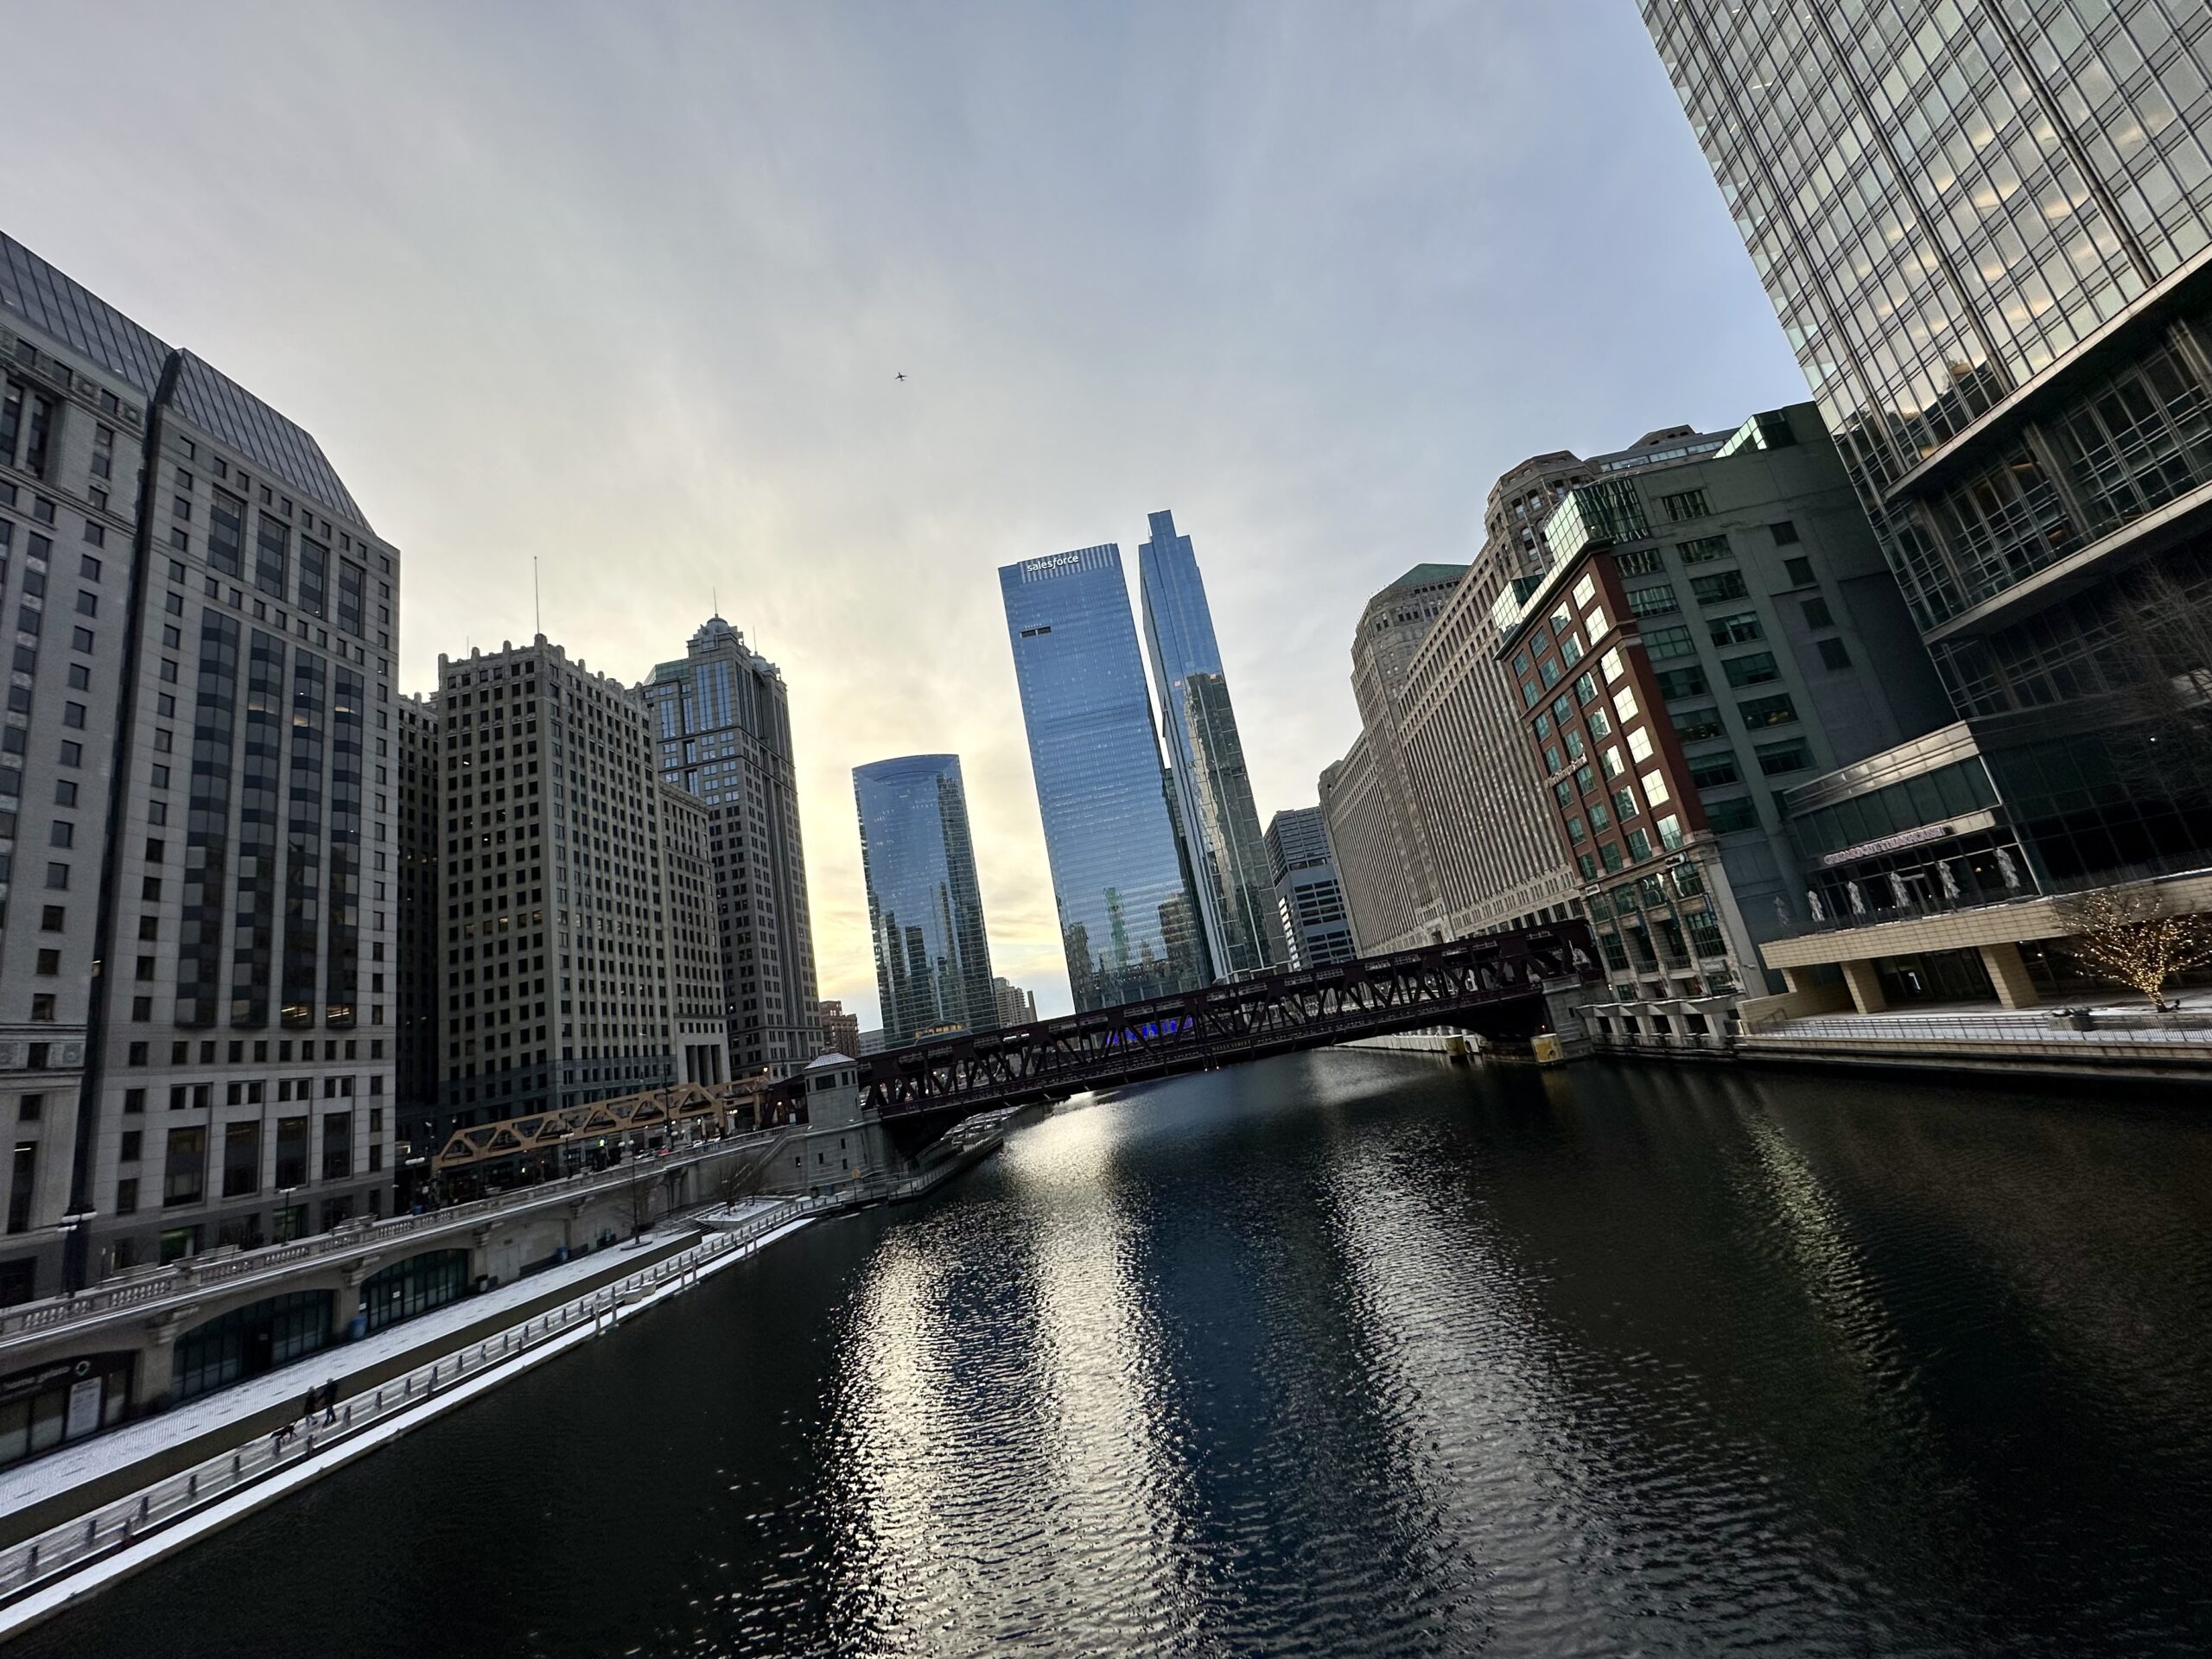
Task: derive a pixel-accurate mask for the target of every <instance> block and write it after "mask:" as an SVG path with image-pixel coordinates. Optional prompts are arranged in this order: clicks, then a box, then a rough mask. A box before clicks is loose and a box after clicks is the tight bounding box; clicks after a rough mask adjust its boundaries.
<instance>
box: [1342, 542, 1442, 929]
mask: <svg viewBox="0 0 2212 1659" xmlns="http://www.w3.org/2000/svg"><path fill="white" fill-rule="evenodd" d="M1466 573H1467V567H1466V566H1465V565H1464V564H1418V565H1415V566H1414V568H1413V569H1410V570H1408V571H1407V572H1406V573H1405V575H1402V576H1400V577H1399V578H1398V579H1397V580H1396V581H1395V582H1392V583H1391V584H1390V585H1389V587H1387V588H1383V591H1382V592H1380V593H1378V594H1376V595H1375V596H1374V597H1373V598H1372V599H1370V600H1369V601H1367V607H1366V608H1365V609H1364V610H1363V611H1362V612H1361V613H1360V617H1359V626H1358V627H1357V629H1356V630H1355V631H1354V632H1353V634H1352V644H1351V686H1352V699H1353V701H1354V702H1356V703H1357V704H1358V707H1359V726H1360V734H1359V737H1358V739H1357V741H1355V742H1354V743H1353V744H1352V747H1351V748H1350V749H1348V750H1346V751H1345V753H1344V759H1343V760H1339V761H1338V762H1337V763H1336V764H1335V765H1334V766H1330V767H1329V768H1328V769H1327V770H1326V771H1325V772H1322V774H1321V779H1320V796H1321V816H1322V818H1323V820H1324V822H1325V824H1326V825H1327V828H1328V833H1329V844H1330V847H1331V849H1332V851H1333V852H1334V854H1335V855H1336V861H1337V875H1338V880H1339V881H1340V882H1341V883H1342V884H1343V887H1344V901H1345V903H1346V905H1347V906H1349V907H1350V908H1351V922H1352V931H1353V933H1354V935H1355V936H1356V937H1357V939H1358V941H1359V948H1360V950H1361V952H1362V954H1363V955H1368V956H1372V955H1375V954H1376V953H1378V952H1380V951H1384V950H1406V949H1408V948H1411V947H1413V946H1417V945H1423V944H1431V943H1433V942H1434V941H1436V940H1439V939H1441V938H1443V937H1444V918H1443V900H1442V897H1441V895H1440V891H1439V888H1438V884H1437V874H1436V857H1435V854H1434V852H1433V849H1431V847H1430V846H1429V844H1428V839H1427V825H1426V824H1425V823H1424V822H1423V820H1422V818H1421V814H1420V812H1419V810H1417V807H1416V803H1415V799H1414V790H1413V785H1412V782H1411V779H1410V778H1409V776H1408V767H1407V759H1406V747H1405V741H1404V736H1403V734H1402V731H1401V729H1400V724H1399V716H1398V709H1397V701H1396V700H1397V697H1398V696H1399V691H1400V688H1401V685H1402V683H1403V681H1404V678H1405V676H1406V674H1407V672H1408V669H1409V668H1410V666H1411V664H1412V663H1413V661H1414V657H1415V655H1416V653H1417V652H1419V650H1420V648H1421V642H1422V641H1423V640H1424V639H1427V637H1428V634H1429V631H1430V630H1431V629H1432V628H1433V627H1434V626H1435V625H1436V619H1437V615H1438V613H1440V612H1441V611H1442V610H1443V608H1444V607H1445V606H1446V604H1447V603H1449V602H1450V600H1451V597H1452V592H1453V590H1454V589H1456V588H1458V587H1459V579H1460V578H1461V577H1462V576H1464V575H1466Z"/></svg>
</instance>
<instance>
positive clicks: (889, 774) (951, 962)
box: [853, 754, 999, 1048]
mask: <svg viewBox="0 0 2212 1659" xmlns="http://www.w3.org/2000/svg"><path fill="white" fill-rule="evenodd" d="M853 804H854V806H855V808H856V809H857V810H858V811H859V813H860V821H861V872H862V874H864V875H865V877H866V878H867V881H868V931H869V932H870V934H871V935H873V936H874V940H875V988H876V994H877V995H879V996H880V998H881V999H882V1004H883V1040H884V1043H885V1045H886V1046H889V1047H893V1048H895V1047H897V1046H899V1045H900V1044H902V1043H911V1042H914V1041H917V1040H918V1039H921V1038H923V1037H925V1036H926V1035H928V1034H929V1033H932V1032H936V1031H944V1030H948V1029H964V1030H968V1031H988V1030H991V1029H993V1028H995V1027H996V1026H997V1025H998V1022H999V1020H998V1005H997V1003H996V1001H995V999H994V998H993V996H992V995H991V947H990V943H989V941H988V939H987V938H985V936H984V931H983V898H982V893H981V892H979V891H978V889H977V887H976V848H975V842H973V841H972V840H971V839H970V837H969V833H968V792H967V790H966V789H965V787H964V786H963V785H962V783H961V779H960V757H959V756H958V755H957V754H910V755H906V756H902V757H901V758H900V759H899V760H877V761H874V762H873V763H872V764H870V765H868V766H855V767H854V768H853Z"/></svg>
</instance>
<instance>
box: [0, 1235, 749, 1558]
mask: <svg viewBox="0 0 2212 1659" xmlns="http://www.w3.org/2000/svg"><path fill="white" fill-rule="evenodd" d="M772 1207H773V1206H772V1205H765V1204H764V1205H757V1206H752V1208H753V1212H754V1217H758V1216H759V1215H760V1214H764V1213H765V1212H766V1211H767V1210H768V1209H771V1208H772ZM748 1218H753V1217H748ZM696 1231H697V1229H696V1225H694V1224H691V1223H690V1222H689V1221H684V1222H680V1223H678V1224H676V1225H674V1226H669V1225H665V1224H664V1225H663V1226H662V1227H660V1228H659V1229H658V1230H655V1231H653V1232H651V1233H647V1234H645V1236H643V1237H642V1238H640V1239H639V1241H638V1243H635V1244H625V1245H622V1246H620V1247H619V1248H610V1249H599V1250H593V1251H590V1252H588V1254H586V1255H579V1256H576V1257H574V1258H573V1259H571V1260H569V1261H568V1262H563V1263H561V1264H560V1265H558V1266H556V1267H550V1268H544V1269H543V1271H541V1272H537V1273H533V1274H530V1275H529V1276H528V1277H527V1278H523V1279H518V1280H516V1281H514V1282H513V1283H512V1284H505V1285H501V1286H499V1287H498V1288H497V1289H495V1290H489V1291H486V1292H485V1293H483V1294H481V1295H477V1296H464V1297H462V1298H461V1300H459V1301H456V1302H448V1304H447V1305H446V1306H443V1307H441V1308H435V1309H433V1310H431V1311H430V1312H429V1313H423V1314H418V1315H417V1316H416V1317H415V1318H414V1319H405V1320H402V1321H401V1322H400V1323H399V1324H397V1325H387V1326H385V1329H383V1330H381V1331H378V1332H375V1333H374V1334H372V1335H370V1336H366V1337H364V1338H361V1339H360V1340H359V1341H358V1342H340V1343H337V1344H334V1345H332V1346H330V1347H327V1348H324V1349H321V1350H320V1351H317V1352H315V1353H312V1354H309V1355H308V1356H306V1357H304V1358H301V1359H296V1360H294V1361H293V1362H292V1363H289V1364H288V1365H283V1366H280V1367H278V1368H277V1370H273V1371H268V1372H264V1374H263V1375H261V1376H257V1377H253V1378H251V1379H249V1380H247V1381H245V1382H243V1383H234V1384H232V1386H231V1387H229V1388H226V1389H217V1390H216V1391H215V1392H214V1393H213V1394H207V1395H201V1396H200V1398H199V1399H197V1400H192V1401H188V1402H185V1403H184V1404H182V1405H181V1406H177V1407H175V1408H172V1409H170V1410H168V1411H164V1412H159V1413H156V1414H154V1415H152V1416H149V1417H142V1418H140V1419H138V1420H137V1421H136V1422H131V1423H126V1424H125V1425H124V1426H123V1427H120V1428H118V1429H115V1430H113V1431H112V1432H111V1433H105V1434H99V1435H95V1436H94V1437H92V1439H90V1440H81V1441H79V1442H76V1443H75V1444H73V1445H70V1446H63V1447H61V1448H60V1449H59V1450H57V1451H55V1452H53V1453H52V1454H50V1455H48V1456H46V1457H42V1458H36V1459H32V1460H31V1461H29V1462H28V1463H22V1464H18V1465H16V1466H15V1467H14V1468H12V1469H10V1470H7V1471H5V1472H4V1473H0V1516H9V1515H13V1514H15V1513H16V1512H17V1511H18V1510H23V1509H26V1508H28V1507H29V1506H30V1505H32V1504H35V1503H44V1502H46V1501H47V1500H48V1498H51V1497H57V1496H59V1495H60V1494H61V1493H64V1492H67V1491H70V1490H71V1489H73V1488H74V1487H77V1486H79V1485H82V1484H85V1483H86V1482H88V1481H92V1480H97V1479H100V1478H104V1477H105V1476H108V1475H111V1474H113V1473H115V1472H116V1471H118V1470H120V1469H124V1468H128V1467H129V1466H130V1465H132V1464H135V1463H138V1462H141V1461H143V1460H144V1459H149V1458H152V1457H156V1456H157V1455H158V1454H160V1453H161V1452H164V1451H168V1450H169V1449H171V1448H173V1447H176V1446H186V1445H189V1444H190V1443H191V1442H193V1441H194V1440H199V1439H200V1438H201V1437H202V1436H205V1435H209V1434H213V1433H218V1432H219V1431H220V1430H222V1429H224V1428H226V1427H232V1426H233V1425H237V1424H240V1423H244V1422H246V1421H251V1420H252V1419H254V1418H257V1417H263V1416H265V1414H267V1413H268V1412H270V1410H272V1409H274V1408H277V1407H279V1406H282V1405H284V1404H286V1403H287V1402H289V1403H290V1404H292V1405H294V1406H297V1405H298V1404H299V1402H301V1401H302V1399H303V1398H304V1397H305V1395H306V1394H307V1391H308V1389H311V1388H318V1387H320V1386H321V1385H322V1384H323V1383H327V1382H330V1381H333V1380H335V1381H336V1383H338V1385H339V1393H340V1395H341V1396H342V1395H347V1394H350V1393H352V1392H353V1390H352V1389H349V1388H348V1387H347V1386H346V1383H347V1380H348V1379H349V1378H351V1377H353V1376H359V1375H360V1374H361V1373H363V1372H365V1371H369V1370H375V1369H376V1368H377V1367H378V1366H380V1365H384V1364H385V1363H389V1362H391V1361H395V1360H397V1359H398V1358H399V1357H402V1356H403V1355H406V1354H410V1353H414V1352H416V1351H424V1358H425V1359H426V1360H427V1358H428V1357H429V1351H432V1350H435V1351H439V1352H442V1351H443V1349H442V1348H438V1347H437V1344H438V1340H439V1338H442V1337H451V1336H453V1335H454V1333H455V1332H461V1331H468V1330H474V1329H475V1328H476V1327H478V1326H480V1325H483V1324H484V1323H485V1322H486V1320H491V1319H498V1317H499V1314H500V1313H504V1312H507V1311H509V1310H515V1309H520V1308H523V1307H526V1306H538V1305H540V1304H542V1303H543V1302H544V1301H545V1300H546V1299H547V1298H548V1297H549V1296H557V1295H558V1294H560V1293H561V1292H562V1291H563V1290H564V1289H570V1288H575V1289H579V1290H580V1289H581V1288H582V1287H583V1286H585V1285H587V1284H588V1283H590V1282H591V1281H594V1280H598V1279H604V1278H607V1277H608V1276H609V1275H611V1274H620V1273H623V1272H626V1271H628V1270H630V1269H632V1268H636V1267H639V1266H642V1265H644V1264H645V1262H650V1261H652V1260H653V1259H655V1258H656V1257H657V1256H658V1255H662V1254H664V1253H665V1251H666V1250H667V1249H670V1248H671V1247H672V1246H674V1245H676V1244H677V1243H682V1242H683V1241H685V1240H687V1239H689V1238H690V1237H691V1236H694V1235H696ZM519 1318H520V1315H519V1314H518V1319H519ZM255 1432H257V1433H258V1432H260V1431H255Z"/></svg>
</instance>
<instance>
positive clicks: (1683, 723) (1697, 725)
mask: <svg viewBox="0 0 2212 1659" xmlns="http://www.w3.org/2000/svg"><path fill="white" fill-rule="evenodd" d="M1675 736H1679V739H1681V741H1683V743H1703V741H1706V739H1712V736H1727V728H1726V726H1721V710H1717V708H1686V710H1681V712H1679V715H1676V716H1675Z"/></svg>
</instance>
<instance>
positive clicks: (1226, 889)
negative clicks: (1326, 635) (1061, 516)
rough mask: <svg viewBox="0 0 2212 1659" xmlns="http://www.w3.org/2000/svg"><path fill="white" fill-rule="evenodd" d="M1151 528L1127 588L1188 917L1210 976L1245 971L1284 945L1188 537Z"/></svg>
mask: <svg viewBox="0 0 2212 1659" xmlns="http://www.w3.org/2000/svg"><path fill="white" fill-rule="evenodd" d="M1151 524H1152V539H1151V540H1150V541H1148V542H1147V543H1145V544H1144V545H1143V546H1142V547H1141V548H1140V549H1139V550H1138V554H1137V588H1138V593H1139V594H1140V596H1141V600H1142V602H1143V605H1144V640H1145V649H1146V652H1147V654H1148V655H1149V656H1150V657H1151V658H1152V680H1153V688H1154V690H1155V691H1157V692H1158V693H1159V696H1160V728H1161V730H1162V732H1163V733H1164V734H1165V735H1166V746H1167V764H1168V770H1169V777H1170V780H1171V781H1172V782H1173V785H1174V789H1175V801H1176V804H1177V806H1178V808H1179V810H1180V812H1181V816H1182V823H1183V834H1184V837H1185V843H1186V846H1187V849H1188V853H1189V857H1190V862H1191V874H1192V885H1193V886H1194V887H1195V888H1196V889H1197V897H1198V918H1199V921H1200V922H1201V924H1202V925H1204V926H1205V936H1206V949H1207V953H1208V955H1209V956H1211V958H1212V961H1213V968H1214V972H1215V973H1216V974H1217V976H1221V977H1224V978H1226V977H1229V976H1234V975H1237V974H1248V973H1255V972H1257V971H1259V970H1260V969H1264V968H1269V967H1272V966H1274V964H1275V963H1277V962H1278V961H1280V960H1281V957H1282V955H1283V950H1284V944H1283V940H1282V938H1281V926H1280V925H1279V923H1278V922H1277V920H1276V918H1275V917H1274V890H1273V887H1272V884H1271V883H1270V881H1269V880H1268V855H1267V848H1266V846H1265V844H1264V843H1263V842H1262V840H1261V838H1260V815H1259V812H1258V810H1256V809H1255V807H1254V806H1253V804H1252V781H1251V779H1250V777H1249V775H1248V773H1247V772H1246V771H1245V768H1244V744H1243V739H1242V738H1240V737H1239V736H1238V734H1237V731H1236V710H1235V709H1232V708H1231V707H1230V701H1229V682H1228V680H1227V679H1226V677H1224V675H1223V673H1222V670H1221V648H1220V646H1219V645H1217V644H1216V643H1215V641H1214V635H1213V613H1212V610H1211V607H1209V606H1208V605H1207V604H1206V588H1205V581H1204V580H1203V579H1202V578H1201V577H1200V576H1199V575H1198V558H1197V556H1195V555H1194V554H1193V553H1192V550H1191V538H1190V537H1187V536H1178V535H1177V534H1176V533H1175V516H1174V515H1173V513H1169V512H1155V513H1154V514H1153V515H1152V517H1151Z"/></svg>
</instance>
